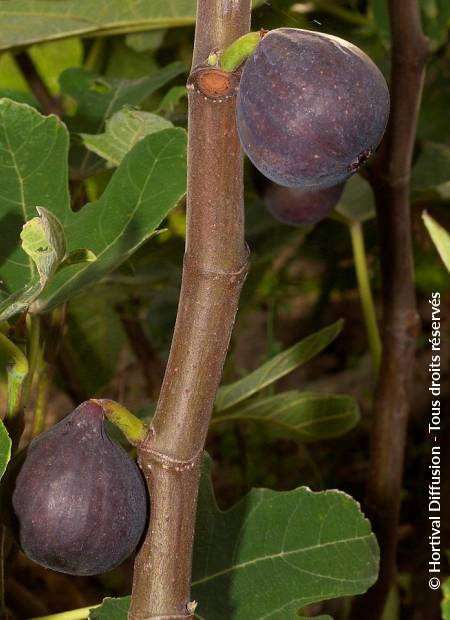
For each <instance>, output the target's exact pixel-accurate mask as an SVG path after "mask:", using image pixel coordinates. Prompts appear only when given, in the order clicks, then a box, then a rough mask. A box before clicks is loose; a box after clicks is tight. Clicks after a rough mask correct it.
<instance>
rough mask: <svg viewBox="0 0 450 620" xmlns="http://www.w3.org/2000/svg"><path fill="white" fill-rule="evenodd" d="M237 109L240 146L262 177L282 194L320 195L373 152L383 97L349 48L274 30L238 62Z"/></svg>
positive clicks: (373, 71) (362, 57)
mask: <svg viewBox="0 0 450 620" xmlns="http://www.w3.org/2000/svg"><path fill="white" fill-rule="evenodd" d="M236 106H237V107H236V113H237V127H238V131H239V136H240V139H241V143H242V146H243V148H244V150H245V152H246V153H247V155H248V157H249V158H250V160H251V161H252V162H253V164H254V165H255V167H256V168H257V169H258V170H259V171H260V172H262V174H264V175H265V176H266V177H267V178H269V179H271V180H272V181H274V182H275V183H278V184H279V185H284V186H286V187H299V188H303V189H320V188H324V187H331V186H333V185H337V184H339V183H342V182H343V181H345V180H346V179H347V178H348V177H350V176H351V175H352V174H353V173H354V172H356V171H357V170H358V168H359V167H360V166H361V165H362V164H363V163H364V161H365V160H366V159H367V158H368V157H369V156H370V154H371V153H372V152H373V151H374V150H375V148H376V147H377V146H378V144H379V142H380V140H381V138H382V136H383V133H384V130H385V127H386V123H387V119H388V114H389V91H388V88H387V85H386V81H385V79H384V77H383V75H382V73H381V72H380V70H379V69H378V67H377V66H376V65H375V64H374V63H373V62H372V60H371V59H370V58H369V57H368V56H367V55H366V54H365V53H364V52H362V51H361V50H360V49H359V48H357V47H355V46H354V45H352V44H351V43H348V42H347V41H344V40H343V39H339V38H337V37H334V36H331V35H326V34H322V33H318V32H311V31H307V30H298V29H295V28H279V29H277V30H272V31H271V32H269V33H268V34H266V35H265V36H264V38H263V39H262V40H261V42H260V43H259V44H258V46H257V47H256V50H255V51H254V53H253V54H252V55H251V56H250V57H249V58H248V60H247V61H246V62H245V65H244V68H243V70H242V75H241V79H240V84H239V91H238V96H237V103H236Z"/></svg>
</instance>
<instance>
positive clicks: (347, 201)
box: [335, 174, 375, 224]
mask: <svg viewBox="0 0 450 620" xmlns="http://www.w3.org/2000/svg"><path fill="white" fill-rule="evenodd" d="M335 210H336V211H337V212H338V213H339V214H340V215H342V216H344V218H345V219H346V220H347V224H351V223H352V222H361V223H362V222H366V221H367V220H371V219H373V218H374V217H375V200H374V197H373V192H372V188H371V187H370V184H369V183H368V182H367V181H366V180H365V179H363V178H362V176H361V175H359V174H354V175H353V176H352V177H351V178H350V179H349V180H348V181H347V183H346V184H345V188H344V192H343V194H342V196H341V198H340V200H339V202H338V204H337V206H336V209H335Z"/></svg>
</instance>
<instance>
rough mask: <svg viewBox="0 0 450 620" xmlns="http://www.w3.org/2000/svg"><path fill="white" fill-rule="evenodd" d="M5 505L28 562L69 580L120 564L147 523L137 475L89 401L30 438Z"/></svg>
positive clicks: (97, 407) (96, 406)
mask: <svg viewBox="0 0 450 620" xmlns="http://www.w3.org/2000/svg"><path fill="white" fill-rule="evenodd" d="M22 458H23V457H22ZM12 505H13V509H14V512H15V517H16V519H17V524H18V530H19V531H18V539H19V542H20V545H21V547H22V549H23V551H24V552H25V553H26V554H27V555H28V557H29V558H31V559H32V560H34V561H35V562H37V563H38V564H41V565H42V566H45V567H47V568H51V569H53V570H56V571H59V572H62V573H69V574H72V575H95V574H98V573H103V572H105V571H108V570H111V569H112V568H114V567H115V566H117V565H118V564H120V563H121V562H122V561H123V560H125V559H126V558H127V557H128V556H129V555H130V554H131V553H132V552H133V551H134V550H135V548H136V547H137V545H138V543H139V541H140V539H141V536H142V534H143V531H144V527H145V524H146V520H147V492H146V488H145V484H144V480H143V477H142V474H141V472H140V471H139V469H138V467H137V466H136V464H135V463H134V462H133V461H132V460H131V459H130V458H129V456H128V455H127V453H126V452H125V451H124V450H123V449H122V448H121V447H120V446H118V445H117V444H115V443H114V442H113V441H111V439H110V438H109V437H108V435H107V433H106V431H105V427H104V414H103V410H102V408H101V407H100V405H99V404H97V403H96V402H95V401H92V400H91V401H87V402H85V403H83V404H81V405H80V406H79V407H77V408H76V409H75V411H73V412H72V413H71V414H70V415H69V416H67V417H66V418H64V419H63V420H62V421H61V422H59V423H58V424H56V425H55V426H54V427H52V428H51V429H50V430H48V431H47V432H45V433H43V434H42V435H40V436H39V437H37V438H36V439H33V441H32V442H31V443H30V445H29V447H28V450H27V454H26V457H25V460H24V462H23V465H22V466H21V468H20V471H19V473H18V475H17V478H16V480H15V488H14V491H13V494H12Z"/></svg>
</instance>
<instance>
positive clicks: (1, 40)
mask: <svg viewBox="0 0 450 620" xmlns="http://www.w3.org/2000/svg"><path fill="white" fill-rule="evenodd" d="M195 4H196V3H195V0H179V1H178V2H177V1H173V0H172V2H139V3H132V2H131V1H130V0H128V1H127V0H98V2H96V4H95V10H93V6H92V2H91V1H90V0H76V1H74V0H4V1H3V2H2V3H1V4H0V7H1V9H0V23H1V24H2V28H1V32H0V50H2V49H8V48H12V47H16V46H19V45H20V46H23V45H30V43H37V42H40V41H48V40H52V39H62V38H67V37H74V36H90V37H92V36H96V35H97V34H99V33H101V34H102V35H107V34H108V35H111V34H119V33H124V32H133V31H140V30H151V29H161V28H174V27H177V26H186V25H188V24H193V23H194V21H195Z"/></svg>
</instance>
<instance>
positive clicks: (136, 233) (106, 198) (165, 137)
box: [0, 99, 186, 312]
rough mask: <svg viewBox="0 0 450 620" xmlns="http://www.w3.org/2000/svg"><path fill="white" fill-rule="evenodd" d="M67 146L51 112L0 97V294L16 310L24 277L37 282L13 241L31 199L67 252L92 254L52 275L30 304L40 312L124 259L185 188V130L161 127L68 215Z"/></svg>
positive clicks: (25, 286)
mask: <svg viewBox="0 0 450 620" xmlns="http://www.w3.org/2000/svg"><path fill="white" fill-rule="evenodd" d="M68 144H69V137H68V133H67V130H66V128H65V126H64V125H63V123H62V122H61V121H59V120H58V119H57V118H56V117H53V116H49V117H44V116H42V115H41V114H40V113H39V112H37V111H36V110H35V109H33V108H31V107H29V106H27V105H24V104H19V103H16V102H13V101H10V100H7V99H1V100H0V231H1V234H2V239H4V240H5V242H4V243H3V244H2V246H1V247H0V280H1V281H2V288H3V289H4V290H3V291H2V297H3V298H4V297H8V296H9V295H12V296H13V297H14V299H15V303H16V304H17V306H16V307H15V308H14V311H16V312H19V311H20V310H21V309H23V296H24V295H25V296H27V300H28V302H29V300H30V298H31V297H33V295H35V289H34V288H33V289H32V290H31V291H30V290H29V287H30V283H32V284H33V286H35V285H36V282H35V281H34V278H35V275H34V267H33V260H32V259H31V257H29V256H27V254H26V253H25V252H24V251H23V249H22V248H21V247H20V245H19V234H20V231H21V229H22V226H23V225H24V224H25V222H27V221H28V220H30V219H31V218H32V217H33V216H34V215H35V208H36V205H42V206H43V207H44V208H45V209H46V210H47V211H48V212H49V213H51V214H52V215H53V216H54V217H56V218H57V219H58V220H59V222H61V224H62V226H63V228H64V233H65V236H66V240H67V253H68V255H69V256H72V257H73V256H74V255H73V252H74V251H75V250H77V251H79V250H80V248H83V249H85V250H86V252H85V254H84V257H85V258H88V259H93V258H94V257H95V258H96V260H94V261H93V262H92V260H90V262H81V263H80V262H77V263H75V264H69V265H68V266H66V267H65V268H64V269H63V270H59V271H57V272H56V273H55V274H53V275H52V276H51V280H50V281H49V282H48V283H47V285H46V287H45V289H44V292H43V293H42V294H41V295H40V297H39V299H38V300H37V301H36V302H35V303H34V304H33V308H32V310H33V311H34V312H42V311H45V310H48V309H50V308H52V307H54V306H55V305H58V304H60V303H62V302H63V301H66V300H67V299H69V298H70V297H72V296H73V295H75V294H77V293H78V292H80V291H81V290H82V289H83V288H86V287H87V286H90V285H92V284H94V283H95V282H97V281H98V280H99V279H101V278H102V277H103V276H104V275H105V274H107V273H108V272H109V271H112V270H113V269H115V268H116V267H117V266H118V265H120V264H121V263H122V262H123V261H124V260H126V259H127V258H128V257H129V256H130V255H131V254H132V253H133V252H134V251H135V250H136V249H137V248H138V247H139V246H140V245H142V243H144V241H146V240H147V239H148V238H149V237H150V236H151V235H152V234H153V233H154V230H155V228H156V227H157V226H158V225H159V224H160V222H161V221H162V219H163V218H164V217H165V216H166V215H167V213H168V212H169V211H170V210H171V209H172V208H173V207H174V206H175V205H176V204H177V203H178V201H179V200H180V199H181V198H182V196H183V195H184V192H185V188H186V133H185V131H184V130H183V129H179V128H178V129H175V128H171V129H165V130H163V131H159V132H157V133H154V134H151V135H149V136H147V137H145V138H144V139H142V140H141V141H140V142H139V143H138V144H136V145H135V146H134V148H132V150H131V151H130V152H129V153H128V154H127V156H126V157H125V158H124V159H123V161H122V163H121V165H120V166H119V167H118V169H117V170H116V172H115V173H114V175H113V176H112V178H111V181H110V183H109V185H108V187H107V188H106V190H105V191H104V193H103V194H102V196H101V198H100V200H98V201H96V202H94V203H90V204H88V205H85V207H84V208H83V209H82V210H81V211H79V212H77V213H74V212H72V211H71V208H70V200H69V193H68V175H67V168H68V164H67V155H68ZM76 256H77V255H75V258H76ZM78 258H80V255H79V256H78ZM72 262H73V261H72ZM69 263H70V261H69ZM10 301H11V300H10ZM4 303H7V302H5V301H2V304H4Z"/></svg>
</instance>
